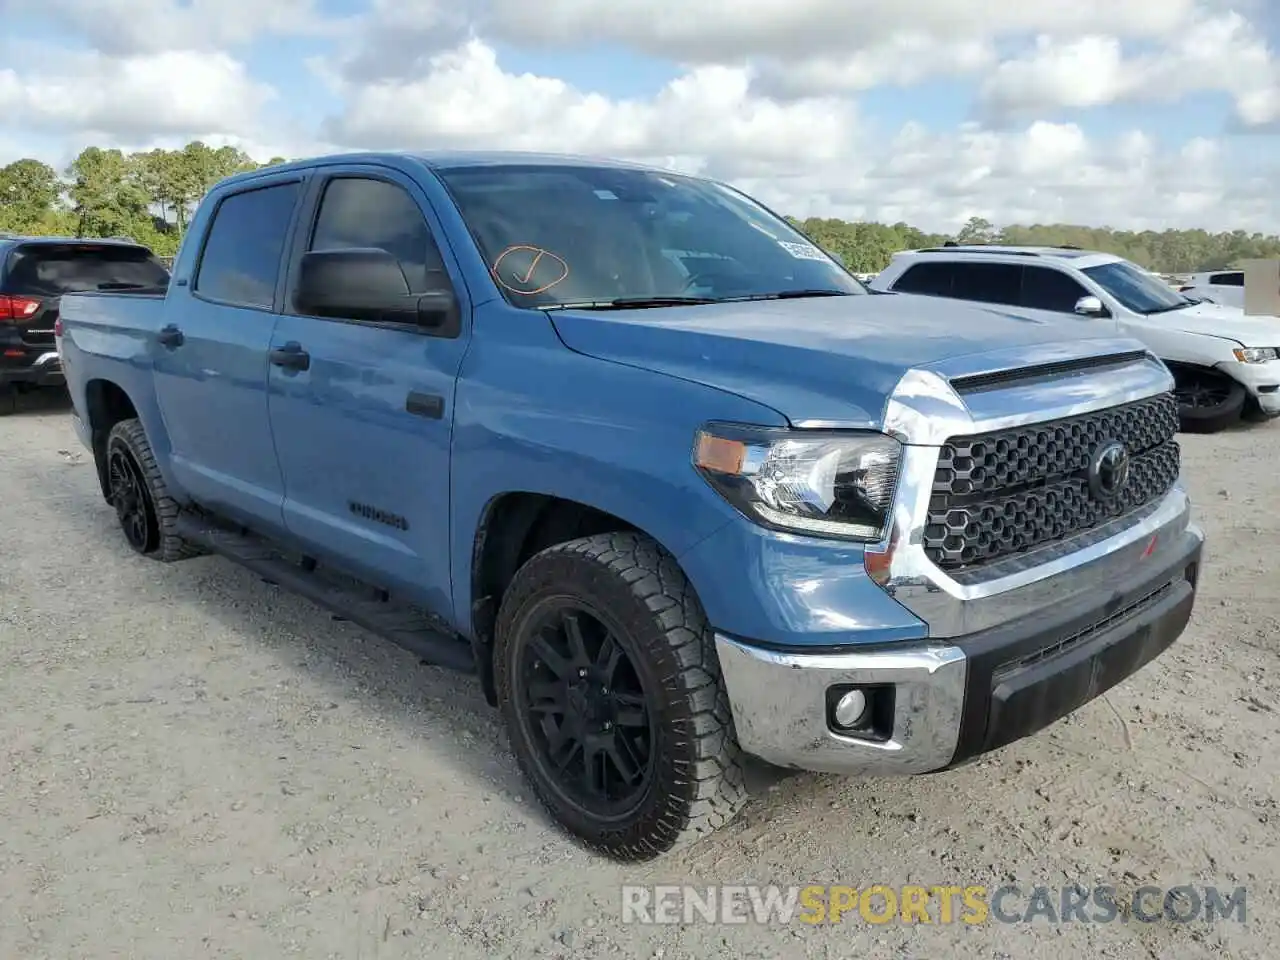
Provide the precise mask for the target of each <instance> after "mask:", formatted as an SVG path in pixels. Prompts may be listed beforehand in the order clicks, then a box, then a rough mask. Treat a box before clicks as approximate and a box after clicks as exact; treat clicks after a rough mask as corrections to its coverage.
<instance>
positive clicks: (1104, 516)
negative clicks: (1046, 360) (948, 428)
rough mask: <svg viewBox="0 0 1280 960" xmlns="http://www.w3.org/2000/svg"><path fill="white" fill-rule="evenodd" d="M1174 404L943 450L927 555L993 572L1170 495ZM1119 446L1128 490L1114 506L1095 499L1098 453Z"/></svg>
mask: <svg viewBox="0 0 1280 960" xmlns="http://www.w3.org/2000/svg"><path fill="white" fill-rule="evenodd" d="M1177 432H1178V408H1177V403H1176V401H1175V400H1174V399H1173V397H1172V396H1171V395H1169V394H1163V395H1161V396H1158V397H1150V398H1148V399H1146V400H1139V401H1137V402H1135V403H1130V404H1125V405H1124V406H1120V407H1112V408H1111V409H1109V410H1099V411H1097V412H1096V413H1089V414H1084V415H1082V416H1078V417H1069V418H1066V419H1063V420H1053V421H1050V422H1048V423H1039V424H1034V425H1032V426H1028V427H1018V428H1015V429H1012V430H1001V431H997V432H995V433H986V434H980V435H978V436H971V437H952V438H950V439H949V440H948V441H947V442H946V443H945V444H944V445H943V447H942V449H941V451H940V453H939V456H938V467H937V471H936V472H935V474H934V480H933V494H932V496H931V497H930V500H929V517H928V521H927V523H926V526H925V533H924V550H925V553H926V554H927V555H928V557H929V559H931V560H932V561H933V562H934V563H935V564H937V565H938V566H939V567H941V568H943V569H944V570H951V571H958V570H962V569H964V568H970V567H975V566H978V565H981V564H987V563H991V562H992V561H996V560H1000V559H1002V558H1005V557H1009V556H1013V555H1016V554H1024V553H1028V552H1030V551H1032V550H1035V549H1036V548H1037V547H1042V546H1045V545H1047V544H1051V543H1054V542H1056V541H1060V540H1063V539H1066V538H1068V537H1070V536H1072V535H1073V534H1077V533H1081V532H1083V531H1086V530H1089V529H1091V528H1093V527H1095V526H1097V525H1099V524H1102V523H1107V522H1108V521H1112V520H1115V519H1117V518H1120V517H1123V516H1125V515H1126V514H1129V513H1132V512H1134V511H1137V510H1139V509H1141V508H1142V507H1144V506H1146V505H1147V504H1149V503H1151V502H1153V501H1154V500H1156V499H1157V498H1159V497H1160V496H1162V495H1163V494H1164V493H1165V492H1167V491H1168V490H1169V488H1170V487H1171V486H1173V484H1174V482H1175V481H1176V480H1177V479H1178V473H1179V470H1180V467H1181V451H1180V450H1179V448H1178V444H1177V443H1176V442H1175V441H1174V439H1173V438H1174V436H1175V435H1176V434H1177ZM1113 440H1116V441H1120V442H1121V443H1123V444H1124V445H1125V446H1126V447H1127V449H1128V452H1129V457H1130V473H1129V481H1128V483H1127V484H1126V485H1125V486H1124V487H1123V488H1122V489H1121V490H1120V491H1118V492H1117V493H1116V495H1115V496H1113V497H1108V498H1100V497H1096V496H1095V495H1094V494H1093V492H1092V491H1091V490H1090V485H1089V476H1088V473H1089V465H1090V463H1091V462H1092V460H1093V457H1094V455H1095V453H1096V452H1097V451H1098V450H1099V448H1100V447H1101V446H1102V445H1103V444H1105V443H1108V442H1110V441H1113Z"/></svg>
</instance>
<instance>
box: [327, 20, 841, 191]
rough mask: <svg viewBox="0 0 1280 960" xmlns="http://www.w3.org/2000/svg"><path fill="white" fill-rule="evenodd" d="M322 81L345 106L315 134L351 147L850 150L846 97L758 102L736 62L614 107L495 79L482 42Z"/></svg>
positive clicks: (836, 154)
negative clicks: (421, 62)
mask: <svg viewBox="0 0 1280 960" xmlns="http://www.w3.org/2000/svg"><path fill="white" fill-rule="evenodd" d="M330 82H331V83H334V84H335V85H336V89H337V90H338V91H340V92H341V93H342V94H344V97H345V100H346V111H345V112H344V113H343V114H342V115H341V116H340V117H337V118H334V120H333V121H332V122H331V123H330V124H329V126H328V128H327V129H326V131H325V132H326V134H327V136H328V137H329V138H330V139H333V140H335V141H338V142H342V143H347V144H352V145H356V144H360V145H367V144H378V145H384V146H391V147H411V146H426V145H431V146H435V147H488V148H505V149H515V150H549V151H555V152H570V153H578V152H588V153H609V154H621V155H626V156H631V157H641V158H655V157H670V156H689V155H693V156H704V157H715V158H717V159H718V161H719V162H720V163H721V164H722V165H724V164H729V165H731V166H733V167H735V168H744V167H750V168H752V169H757V170H759V169H767V168H778V169H785V168H787V167H789V166H792V165H794V164H795V162H796V157H797V145H798V144H803V145H804V154H805V156H806V157H807V158H809V159H810V160H813V161H821V160H836V159H839V158H842V157H846V156H848V155H849V154H850V152H851V151H853V150H854V149H855V146H856V144H855V140H854V132H855V129H856V122H855V113H854V110H853V108H852V106H851V105H850V104H849V103H848V102H847V101H843V100H838V99H835V98H824V99H810V100H803V101H799V102H795V103H788V104H782V103H778V102H775V101H773V100H769V99H765V98H761V97H756V96H753V95H752V94H751V91H750V83H751V74H750V72H749V71H747V70H745V69H743V68H739V67H727V66H703V67H697V68H695V69H694V70H692V71H690V72H689V73H687V74H685V75H684V76H682V77H680V78H679V79H677V80H674V81H672V82H671V83H670V84H668V85H667V86H666V87H664V88H663V89H662V90H661V91H659V92H658V94H657V95H656V96H655V97H653V98H652V99H650V100H643V101H642V100H617V101H615V100H610V99H609V98H607V97H605V96H602V95H600V94H597V93H589V92H584V91H580V90H578V89H576V88H574V87H572V86H570V85H569V84H567V83H565V82H564V81H562V80H558V79H554V78H551V77H539V76H534V75H532V74H522V75H514V74H509V73H505V72H504V71H503V70H502V68H501V67H500V66H499V64H498V62H497V57H496V55H495V53H494V51H493V49H492V48H491V47H489V46H487V45H486V44H484V43H482V42H481V41H479V40H470V41H467V42H466V43H464V44H463V45H461V46H460V47H458V48H456V49H454V50H450V51H447V52H445V53H442V54H439V55H437V56H436V57H434V58H432V60H431V61H430V62H429V63H428V64H427V65H425V69H424V72H423V75H422V77H421V79H415V80H408V81H396V80H383V81H377V82H373V83H369V84H366V85H362V86H361V85H350V84H347V83H346V82H345V81H343V80H342V79H341V78H338V77H330ZM406 104H412V105H413V109H410V110H406ZM815 130H821V131H822V136H821V137H816V138H815V137H814V136H812V132H813V131H815Z"/></svg>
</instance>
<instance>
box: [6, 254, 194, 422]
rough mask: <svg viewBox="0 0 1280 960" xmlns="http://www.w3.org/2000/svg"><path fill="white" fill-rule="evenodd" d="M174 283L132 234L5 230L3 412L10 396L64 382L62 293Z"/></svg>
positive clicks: (161, 286)
mask: <svg viewBox="0 0 1280 960" xmlns="http://www.w3.org/2000/svg"><path fill="white" fill-rule="evenodd" d="M168 284H169V271H168V270H167V269H166V268H165V265H164V264H163V263H162V262H161V261H160V259H159V258H158V257H156V256H155V254H153V253H152V252H151V251H150V250H148V249H147V248H146V247H144V246H142V245H141V244H137V243H134V242H133V241H131V240H76V239H70V238H67V237H15V236H11V235H8V234H0V413H3V412H4V411H5V409H6V408H7V406H8V402H9V398H8V397H5V396H4V395H5V394H17V393H18V392H21V391H24V390H29V389H34V388H35V387H55V386H61V385H62V384H63V382H64V381H63V378H62V364H61V362H60V361H59V359H58V348H57V346H56V344H55V342H54V327H55V325H56V324H57V321H58V305H59V303H60V302H61V297H62V295H63V294H64V293H79V292H83V291H86V290H136V291H138V292H140V293H141V292H152V291H155V290H156V289H157V288H159V289H160V290H163V289H164V288H165V287H167V286H168Z"/></svg>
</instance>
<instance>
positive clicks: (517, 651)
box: [494, 533, 747, 861]
mask: <svg viewBox="0 0 1280 960" xmlns="http://www.w3.org/2000/svg"><path fill="white" fill-rule="evenodd" d="M494 673H495V684H496V688H497V692H498V702H499V703H500V705H501V708H502V712H503V716H504V719H505V721H506V725H507V729H508V731H509V734H510V737H511V744H512V747H513V749H514V751H515V755H516V760H517V762H518V763H519V765H520V768H521V770H522V772H523V773H524V775H525V777H526V778H527V779H528V780H529V782H530V783H531V784H532V786H533V790H534V792H535V793H536V794H537V796H538V798H539V800H540V801H541V802H542V804H543V805H544V806H545V807H546V808H547V810H548V811H549V812H550V813H551V815H552V816H553V817H554V818H555V819H556V820H557V821H558V822H559V823H560V824H561V825H562V826H564V827H565V828H566V829H567V830H568V831H569V832H570V833H572V834H573V835H574V836H576V837H577V838H578V839H579V840H581V841H582V842H583V843H584V844H586V845H587V846H588V847H590V848H591V849H594V850H596V851H598V852H601V853H604V854H606V855H607V856H610V857H612V858H614V859H616V860H622V861H641V860H649V859H652V858H654V857H656V856H659V855H661V854H663V853H665V852H667V851H669V850H672V849H674V848H675V847H678V846H681V845H684V844H686V843H689V842H691V841H693V840H695V839H697V838H698V837H701V836H705V835H706V834H709V833H711V832H712V831H714V830H715V829H717V828H718V827H720V826H722V825H723V824H725V823H727V822H728V821H729V820H730V819H732V818H733V817H734V815H735V814H737V812H738V811H739V810H740V809H741V808H742V806H743V805H744V804H745V803H746V801H747V791H746V787H745V784H744V780H743V764H742V754H741V751H740V749H739V747H738V742H737V738H736V736H735V734H734V730H733V718H732V714H731V712H730V708H729V698H728V695H727V693H726V692H725V689H724V683H723V681H722V679H721V675H720V663H719V659H718V658H717V656H716V652H715V641H714V636H713V634H712V631H711V628H710V626H709V625H708V623H707V619H706V615H705V614H704V613H703V610H702V606H701V604H700V603H699V602H698V599H697V597H696V596H695V595H694V592H693V589H692V587H691V586H690V584H689V582H688V580H687V579H686V578H685V576H684V574H683V573H682V572H681V570H680V568H679V567H678V566H677V564H676V562H675V560H674V558H672V557H671V555H670V554H668V553H666V552H665V551H664V550H663V549H662V548H661V547H660V546H658V544H656V543H655V542H654V541H652V540H651V539H649V538H648V537H645V536H643V535H641V534H637V533H606V534H600V535H597V536H591V537H582V538H580V539H577V540H571V541H569V542H568V543H562V544H559V545H557V546H553V547H549V548H548V549H546V550H543V551H542V552H541V553H538V554H536V555H535V556H534V557H532V558H531V559H530V560H529V561H528V562H527V563H525V565H524V566H523V567H521V568H520V570H519V571H518V572H517V573H516V575H515V578H514V579H513V580H512V582H511V585H510V587H509V588H508V589H507V591H506V593H505V595H504V596H503V599H502V605H501V608H500V610H499V613H498V622H497V631H496V639H495V646H494Z"/></svg>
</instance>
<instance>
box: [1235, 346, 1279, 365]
mask: <svg viewBox="0 0 1280 960" xmlns="http://www.w3.org/2000/svg"><path fill="white" fill-rule="evenodd" d="M1232 352H1233V353H1234V354H1235V355H1236V359H1237V360H1239V361H1240V362H1241V363H1266V362H1267V361H1268V360H1274V359H1275V358H1276V348H1275V347H1244V348H1243V349H1240V350H1233V351H1232Z"/></svg>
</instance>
